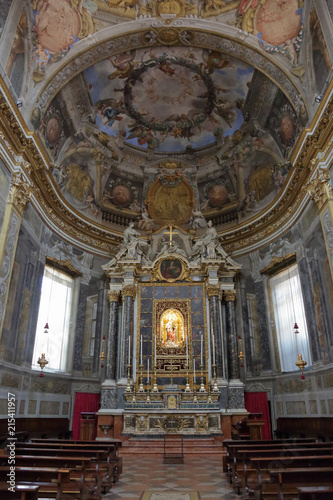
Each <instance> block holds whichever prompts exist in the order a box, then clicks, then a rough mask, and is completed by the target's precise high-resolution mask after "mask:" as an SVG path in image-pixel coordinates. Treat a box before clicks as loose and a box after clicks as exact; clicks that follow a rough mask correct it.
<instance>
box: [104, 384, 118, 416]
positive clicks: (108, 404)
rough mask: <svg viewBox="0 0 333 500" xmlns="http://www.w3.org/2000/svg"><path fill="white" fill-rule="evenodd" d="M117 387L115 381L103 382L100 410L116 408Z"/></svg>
mask: <svg viewBox="0 0 333 500" xmlns="http://www.w3.org/2000/svg"><path fill="white" fill-rule="evenodd" d="M117 392H118V391H117V385H116V382H115V380H105V381H104V382H103V384H102V387H101V410H111V409H114V408H118V407H117Z"/></svg>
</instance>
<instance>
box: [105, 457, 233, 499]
mask: <svg viewBox="0 0 333 500" xmlns="http://www.w3.org/2000/svg"><path fill="white" fill-rule="evenodd" d="M123 460H124V464H123V473H122V475H121V477H120V480H119V481H118V482H117V483H116V484H115V485H113V487H112V489H111V490H110V492H109V494H107V495H105V497H103V498H104V499H105V500H107V499H109V500H113V499H120V498H121V499H126V500H131V499H134V500H139V498H140V496H141V494H142V493H143V492H144V491H147V490H148V491H154V492H161V493H162V492H170V493H172V492H177V493H178V492H179V493H185V492H189V491H197V492H199V498H200V499H201V500H217V499H224V500H234V499H236V498H239V497H238V496H237V495H236V494H235V493H234V491H233V490H232V488H231V487H230V485H229V484H228V482H227V480H226V477H225V475H224V473H223V471H222V463H221V458H220V457H219V458H214V457H212V458H209V457H207V455H206V456H205V455H203V456H202V457H200V456H198V457H196V458H194V457H191V458H187V457H186V456H185V463H184V464H183V465H164V464H163V458H162V457H144V456H143V457H140V458H137V457H133V458H132V457H124V459H123Z"/></svg>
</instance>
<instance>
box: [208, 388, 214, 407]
mask: <svg viewBox="0 0 333 500" xmlns="http://www.w3.org/2000/svg"><path fill="white" fill-rule="evenodd" d="M212 402H213V401H212V394H211V392H210V386H209V387H208V398H207V403H208V404H210V403H212Z"/></svg>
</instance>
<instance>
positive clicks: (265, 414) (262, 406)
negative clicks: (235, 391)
mask: <svg viewBox="0 0 333 500" xmlns="http://www.w3.org/2000/svg"><path fill="white" fill-rule="evenodd" d="M244 398H245V408H246V410H247V411H248V412H250V413H262V417H261V419H260V420H265V422H266V424H265V425H264V426H263V428H262V438H263V439H272V432H271V420H270V415H269V408H268V400H267V393H266V392H245V393H244Z"/></svg>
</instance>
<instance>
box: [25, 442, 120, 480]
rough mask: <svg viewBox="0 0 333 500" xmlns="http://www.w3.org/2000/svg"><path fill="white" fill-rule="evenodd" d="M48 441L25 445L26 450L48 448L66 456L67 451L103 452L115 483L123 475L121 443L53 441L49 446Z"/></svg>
mask: <svg viewBox="0 0 333 500" xmlns="http://www.w3.org/2000/svg"><path fill="white" fill-rule="evenodd" d="M45 441H46V440H43V442H33V443H25V445H24V446H25V448H29V449H31V450H35V449H41V448H45V447H46V446H47V449H49V450H50V451H51V450H52V451H53V450H61V451H62V453H64V454H66V453H67V450H77V451H78V450H81V452H82V453H84V451H85V450H90V451H94V450H99V451H100V450H102V451H105V452H106V453H107V466H108V467H109V468H110V471H109V472H110V473H111V468H112V471H113V472H112V478H113V482H115V481H116V480H117V479H119V477H120V474H121V473H122V463H123V461H122V457H119V454H118V448H119V446H118V444H119V443H110V442H105V443H99V442H96V441H92V442H91V441H90V442H89V444H81V442H79V443H72V442H70V441H68V440H67V441H66V442H58V440H55V441H51V440H48V442H47V445H46V443H45Z"/></svg>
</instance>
